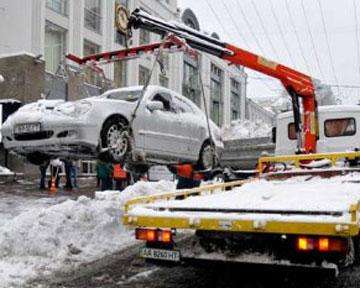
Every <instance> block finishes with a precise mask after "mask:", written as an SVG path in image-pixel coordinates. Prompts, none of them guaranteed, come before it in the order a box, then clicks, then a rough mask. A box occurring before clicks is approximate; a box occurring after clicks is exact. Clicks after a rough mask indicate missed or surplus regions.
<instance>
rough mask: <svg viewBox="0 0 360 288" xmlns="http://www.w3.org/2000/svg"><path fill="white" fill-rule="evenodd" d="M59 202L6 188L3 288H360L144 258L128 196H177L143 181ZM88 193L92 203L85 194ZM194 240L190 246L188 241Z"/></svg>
mask: <svg viewBox="0 0 360 288" xmlns="http://www.w3.org/2000/svg"><path fill="white" fill-rule="evenodd" d="M85 182H86V183H87V184H86V183H83V189H80V191H77V192H73V193H67V192H64V191H60V193H59V194H58V195H56V196H55V197H49V196H48V195H47V194H46V193H44V192H40V191H37V189H36V183H34V182H33V181H21V182H20V183H12V184H0V287H39V288H40V287H51V288H57V287H69V288H73V287H83V288H85V287H94V288H95V287H139V288H142V287H144V288H145V287H149V288H155V287H169V288H175V287H182V288H190V287H199V288H201V287H257V288H258V287H290V288H291V287H294V288H300V287H310V288H325V287H330V288H340V287H341V288H342V287H351V288H353V287H360V268H355V269H353V270H348V271H346V272H345V273H343V274H341V276H340V277H339V278H338V279H336V280H326V279H324V278H316V277H314V276H310V275H308V274H306V275H305V276H304V275H303V274H284V273H282V272H276V273H274V272H272V273H269V272H267V271H261V270H256V272H254V271H251V270H244V268H243V267H242V268H239V267H237V268H228V267H226V268H224V267H212V268H209V267H207V268H205V267H203V268H201V267H197V268H194V267H172V268H170V267H167V268H164V267H161V268H159V267H156V266H154V265H151V264H148V263H145V262H144V261H143V260H142V259H140V258H139V257H138V251H139V245H138V244H136V243H135V242H134V240H133V239H134V237H133V235H132V231H128V230H126V229H124V227H122V225H121V222H120V221H119V219H120V216H121V213H122V212H121V208H120V207H121V204H122V203H124V201H126V199H128V198H132V197H134V196H138V195H144V194H146V193H155V192H156V191H157V192H159V191H161V190H162V191H164V192H165V191H171V189H172V188H173V187H172V185H173V183H171V182H162V183H161V182H160V183H159V184H158V183H144V182H140V183H137V184H136V185H134V186H133V187H130V188H129V189H128V190H127V191H124V193H122V195H120V194H119V193H117V192H114V191H112V192H110V191H109V192H105V193H94V191H95V189H96V188H94V185H95V183H94V182H91V181H85ZM84 194H85V195H87V196H89V197H85V196H80V197H79V195H84ZM184 241H186V240H184Z"/></svg>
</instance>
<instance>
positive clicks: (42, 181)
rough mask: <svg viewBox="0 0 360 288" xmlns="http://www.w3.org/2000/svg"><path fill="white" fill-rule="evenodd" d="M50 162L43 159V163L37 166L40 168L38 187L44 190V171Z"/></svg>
mask: <svg viewBox="0 0 360 288" xmlns="http://www.w3.org/2000/svg"><path fill="white" fill-rule="evenodd" d="M49 164H50V162H49V161H45V162H44V163H43V164H41V165H40V166H39V169H40V189H41V190H45V189H46V187H45V183H46V171H47V169H48V167H49Z"/></svg>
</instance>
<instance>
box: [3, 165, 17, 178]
mask: <svg viewBox="0 0 360 288" xmlns="http://www.w3.org/2000/svg"><path fill="white" fill-rule="evenodd" d="M13 174H14V172H12V171H10V170H9V169H8V168H5V167H2V166H0V176H1V175H13Z"/></svg>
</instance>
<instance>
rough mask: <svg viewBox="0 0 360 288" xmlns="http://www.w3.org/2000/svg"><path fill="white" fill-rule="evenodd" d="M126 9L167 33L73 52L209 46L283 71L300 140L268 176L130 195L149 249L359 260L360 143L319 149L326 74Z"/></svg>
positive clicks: (122, 26)
mask: <svg viewBox="0 0 360 288" xmlns="http://www.w3.org/2000/svg"><path fill="white" fill-rule="evenodd" d="M118 12H119V15H118V17H117V18H116V19H117V21H118V22H119V23H118V25H117V26H118V30H121V31H123V32H124V33H126V34H127V35H130V34H131V30H132V29H138V28H141V29H146V30H148V31H151V32H154V33H157V34H160V35H161V36H162V37H163V41H161V42H158V43H153V44H150V45H145V46H140V47H133V48H128V49H124V50H121V51H113V52H105V53H100V54H96V55H91V56H89V57H85V58H82V59H80V58H77V57H76V56H73V55H69V56H68V58H70V59H71V60H73V61H75V62H77V63H79V64H81V65H82V64H85V63H91V62H92V61H93V62H100V61H103V62H111V61H115V60H116V59H129V58H130V59H131V58H132V57H138V56H139V55H141V54H143V53H146V52H150V53H152V52H155V51H157V50H161V49H168V50H176V51H178V50H180V51H185V52H187V53H194V50H199V51H202V52H205V53H209V54H211V55H214V56H216V57H219V58H221V59H223V60H225V61H227V62H229V64H233V65H242V66H244V67H247V68H250V69H253V70H256V71H259V72H262V73H264V74H266V75H268V76H271V77H274V78H276V79H279V80H280V81H281V83H282V84H283V85H284V88H285V89H286V90H287V92H288V94H289V95H290V97H291V100H292V108H293V129H294V134H295V137H294V139H295V141H296V149H295V151H294V154H292V155H280V156H271V157H270V156H268V157H261V158H259V161H258V172H259V173H258V177H254V178H250V179H247V180H237V181H231V182H227V183H216V184H211V185H205V186H202V187H198V188H194V189H186V190H179V191H175V192H171V193H165V194H159V195H152V196H147V197H140V198H136V199H132V200H130V201H128V202H127V203H126V205H125V213H124V217H123V222H124V224H125V225H128V226H129V227H133V228H135V236H136V239H138V240H142V241H145V243H146V244H145V246H144V247H142V248H141V250H140V256H141V257H143V258H145V259H147V260H149V261H155V262H156V263H158V264H168V263H172V264H179V265H180V264H183V263H198V262H201V263H203V262H210V263H215V262H216V263H236V264H246V265H260V266H270V267H273V268H274V267H275V268H280V267H286V268H287V269H288V268H292V269H309V270H316V271H323V272H327V273H330V274H332V275H337V274H338V273H339V271H340V270H341V269H343V268H344V267H348V266H350V265H354V264H356V263H357V262H358V261H359V259H360V256H359V255H360V253H359V251H360V249H359V225H360V220H359V211H360V194H359V193H358V188H357V185H358V183H359V182H360V173H359V168H358V160H359V159H360V152H358V151H350V152H348V151H344V152H331V153H317V140H318V135H319V132H318V131H319V127H318V112H317V111H318V110H317V103H316V89H317V84H316V83H317V81H314V79H312V78H311V77H310V76H308V75H305V74H303V73H301V72H298V71H296V70H294V69H291V68H289V67H286V66H284V65H281V64H279V63H276V62H273V61H271V60H268V59H266V58H264V57H261V56H259V55H256V54H254V53H251V52H249V51H246V50H243V49H241V48H238V47H236V46H234V45H231V44H228V43H225V42H221V41H220V40H218V39H215V38H212V37H209V36H208V35H205V34H203V33H201V32H199V31H196V30H194V29H191V28H189V27H187V26H185V25H183V24H180V23H177V22H173V21H171V22H169V21H164V20H162V19H160V18H157V17H154V16H152V15H149V14H148V13H146V12H145V11H142V10H140V9H136V10H135V11H134V12H132V13H131V14H129V13H128V12H127V11H126V10H125V9H118ZM301 109H302V113H301V111H300V110H301ZM278 133H279V131H278ZM324 167H326V168H324ZM182 230H188V231H190V232H192V233H191V239H190V240H189V241H185V242H186V244H184V243H185V242H184V241H179V239H178V237H177V233H178V231H182Z"/></svg>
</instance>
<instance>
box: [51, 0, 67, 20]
mask: <svg viewBox="0 0 360 288" xmlns="http://www.w3.org/2000/svg"><path fill="white" fill-rule="evenodd" d="M46 8H49V9H51V10H53V11H54V12H56V13H58V14H60V15H63V16H66V17H67V16H69V1H68V0H46Z"/></svg>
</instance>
